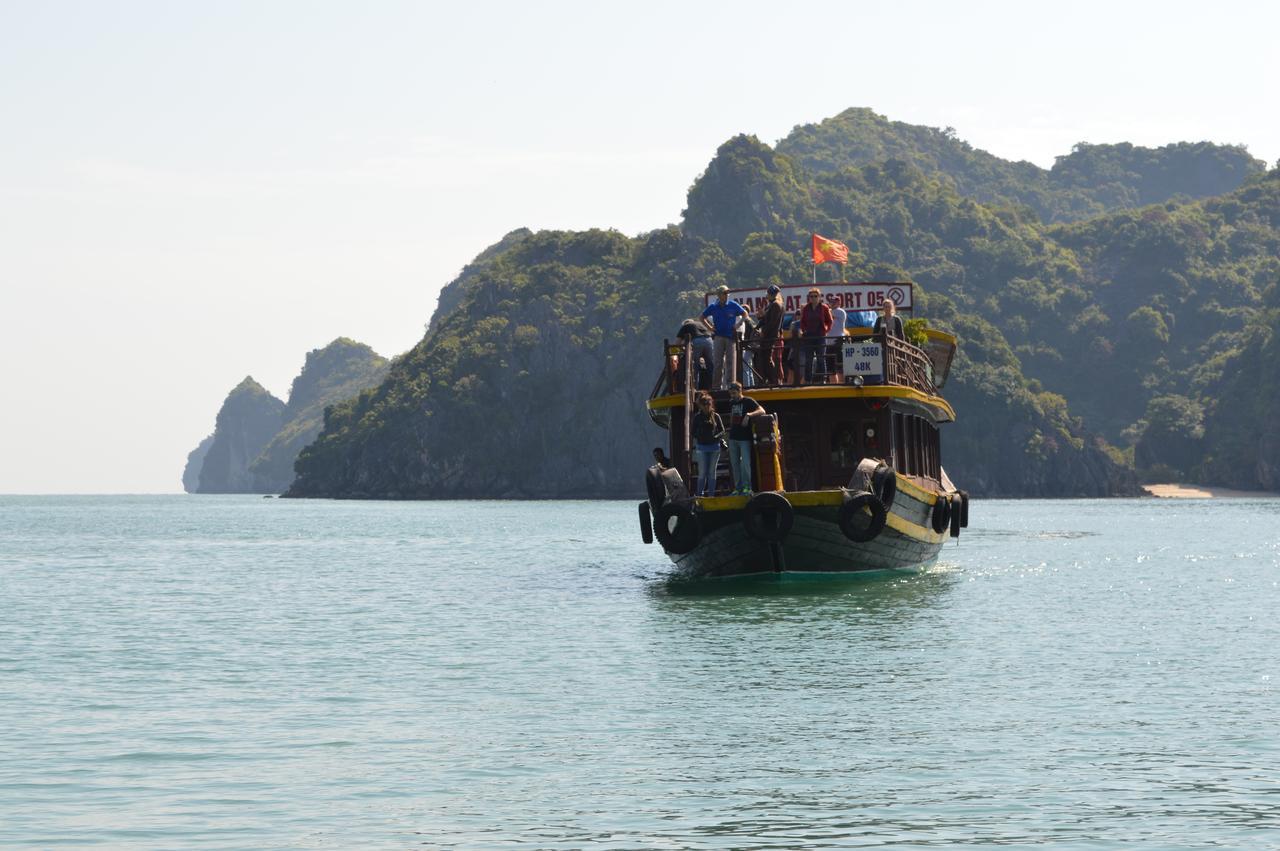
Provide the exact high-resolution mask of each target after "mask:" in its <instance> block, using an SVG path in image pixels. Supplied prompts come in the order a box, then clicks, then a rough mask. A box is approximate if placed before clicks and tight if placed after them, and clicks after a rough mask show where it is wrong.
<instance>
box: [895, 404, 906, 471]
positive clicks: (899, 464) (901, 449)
mask: <svg viewBox="0 0 1280 851" xmlns="http://www.w3.org/2000/svg"><path fill="white" fill-rule="evenodd" d="M903 419H905V418H904V417H903V416H902V414H894V415H893V466H894V468H895V469H897V470H898V472H900V473H905V472H907V451H906V450H907V434H906V426H905V424H904V423H903Z"/></svg>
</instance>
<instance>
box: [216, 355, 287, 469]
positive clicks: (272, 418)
mask: <svg viewBox="0 0 1280 851" xmlns="http://www.w3.org/2000/svg"><path fill="white" fill-rule="evenodd" d="M283 414H284V402H281V401H280V400H279V399H277V398H276V397H275V396H272V395H271V394H270V393H268V392H267V390H266V388H264V387H263V386H262V385H261V384H259V383H258V382H256V381H254V380H253V377H252V376H249V377H246V378H245V379H244V381H241V382H240V383H239V384H237V385H236V386H235V388H234V389H232V391H231V393H230V394H229V395H228V396H227V399H226V401H225V402H223V403H222V409H221V410H220V411H218V420H217V425H216V427H215V428H214V432H213V442H212V443H211V444H210V445H209V451H208V452H207V453H206V455H205V459H204V464H203V465H201V468H200V483H199V485H198V487H197V491H198V492H199V493H251V492H253V476H252V474H251V473H250V472H249V465H250V464H252V463H253V460H254V459H255V458H257V457H258V453H259V452H261V451H262V448H263V447H264V446H266V445H267V443H268V442H269V441H270V440H271V438H272V437H273V436H275V434H276V432H278V431H279V430H280V422H281V417H282V415H283Z"/></svg>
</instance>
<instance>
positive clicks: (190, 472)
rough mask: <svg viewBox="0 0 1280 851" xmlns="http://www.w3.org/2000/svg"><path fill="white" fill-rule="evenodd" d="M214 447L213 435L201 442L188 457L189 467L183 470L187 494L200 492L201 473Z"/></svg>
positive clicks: (183, 481) (183, 480)
mask: <svg viewBox="0 0 1280 851" xmlns="http://www.w3.org/2000/svg"><path fill="white" fill-rule="evenodd" d="M212 445H213V435H209V436H208V437H206V438H205V439H204V440H202V441H200V445H199V446H197V447H196V448H195V449H192V450H191V452H190V453H189V454H188V455H187V466H185V467H183V468H182V489H183V490H184V491H186V492H187V493H196V492H197V491H198V490H200V471H201V470H202V469H203V468H204V459H205V456H206V455H208V454H209V447H210V446H212Z"/></svg>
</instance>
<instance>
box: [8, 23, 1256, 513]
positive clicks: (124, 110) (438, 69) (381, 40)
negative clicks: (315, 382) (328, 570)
mask: <svg viewBox="0 0 1280 851" xmlns="http://www.w3.org/2000/svg"><path fill="white" fill-rule="evenodd" d="M1277 8H1278V7H1276V6H1275V5H1274V4H1245V3H1238V4H1237V3H1222V2H1218V3H1215V4H1209V3H1204V2H1198V3H1195V4H1190V3H1187V4H1181V3H1171V2H1162V3H1147V4H1129V3H1117V2H1108V3H1083V2H1072V3H1055V4H1037V3H1028V2H1019V3H974V2H970V3H963V4H962V3H954V2H941V3H897V4H888V3H883V2H876V3H821V4H802V3H795V4H783V3H751V2H734V3H693V2H686V3H654V2H649V3H643V4H610V3H601V2H598V0H597V2H590V3H554V2H543V3H529V4H519V5H517V4H510V5H506V4H487V3H476V2H471V3H466V4H463V3H456V2H455V3H450V4H447V5H446V4H434V3H409V2H362V3H346V4H339V3H320V2H266V3H264V2H260V0H259V2H252V3H250V2H243V3H242V2H227V0H219V2H216V3H195V2H148V3H143V2H108V0H97V2H84V3H68V2H57V0H30V2H17V0H0V122H3V133H0V376H2V377H3V388H2V389H3V396H2V397H0V398H2V399H3V402H2V403H0V410H2V414H0V492H6V493H74V492H102V493H126V492H168V491H180V490H181V480H180V477H181V473H182V467H183V464H184V462H185V460H186V454H187V452H188V451H189V450H190V449H191V448H192V447H194V446H195V445H196V443H198V442H199V441H200V439H201V438H203V437H204V436H205V435H206V434H208V433H210V432H211V431H212V429H213V421H214V416H215V415H216V413H217V410H218V407H219V405H220V404H221V402H222V400H223V398H224V397H225V395H226V393H227V391H228V390H230V389H231V388H232V387H233V386H234V385H235V384H236V383H238V382H239V381H240V380H241V379H242V378H243V377H244V376H245V375H250V374H251V375H253V376H254V377H255V378H257V379H258V380H259V381H260V382H262V383H263V384H264V385H266V386H267V388H268V389H270V390H272V391H273V392H274V393H276V394H277V395H279V396H281V397H282V398H284V397H285V395H286V394H287V392H288V389H289V382H290V381H291V380H292V379H293V377H294V376H295V375H296V374H297V372H298V370H299V369H300V368H301V366H302V361H303V357H304V356H305V354H306V352H307V351H308V350H310V349H313V348H317V347H319V346H322V345H324V344H326V343H328V342H329V341H330V340H332V339H333V338H335V337H338V336H343V335H345V336H349V337H354V338H356V339H358V340H361V341H363V342H366V343H368V344H370V345H372V346H373V347H374V348H375V349H377V350H378V351H379V352H381V353H383V354H386V355H394V354H397V353H399V352H402V351H404V350H405V349H407V348H409V347H410V346H412V345H413V344H414V343H415V342H417V340H418V339H419V338H420V337H421V335H422V331H423V325H424V323H426V322H427V320H428V319H429V318H430V316H431V312H432V310H433V309H434V307H435V301H436V296H437V293H438V292H439V289H440V287H442V286H443V285H444V284H446V283H447V282H448V281H449V280H450V279H452V278H453V277H454V276H455V275H456V274H457V273H458V271H459V270H460V269H461V268H462V266H463V265H464V264H465V263H467V262H468V261H469V260H470V259H471V258H472V257H473V256H474V255H475V254H476V253H477V252H479V251H480V250H481V249H483V248H484V247H485V246H487V245H489V244H490V243H492V242H494V241H496V240H497V239H498V238H499V237H501V236H502V235H503V234H504V233H506V232H507V231H509V230H511V229H513V228H516V227H521V226H526V227H530V228H534V229H539V228H585V227H593V226H594V227H614V228H617V229H619V230H621V231H623V232H625V233H628V234H635V233H639V232H642V231H647V230H650V229H652V228H655V227H661V226H662V225H665V224H667V223H669V222H675V221H677V220H678V219H679V216H680V211H681V210H682V209H683V206H684V196H685V192H686V191H687V189H688V187H689V185H690V183H691V182H692V181H693V180H694V178H695V177H696V176H697V174H698V173H699V172H700V171H701V170H702V169H703V168H704V167H705V166H706V164H707V162H708V161H709V160H710V158H711V156H712V155H713V154H714V152H715V149H716V147H717V146H718V145H719V144H720V143H721V142H723V141H724V140H725V139H727V138H729V137H730V136H732V135H734V134H736V133H740V132H748V133H754V134H756V135H758V136H759V137H760V138H761V139H763V140H764V141H766V142H769V143H773V142H776V141H777V140H778V139H780V138H781V137H782V136H784V135H786V134H787V132H789V131H790V129H791V128H792V127H793V126H794V125H796V124H801V123H808V122H813V121H818V120H820V119H822V118H824V117H827V116H830V115H834V114H835V113H837V112H840V111H841V110H843V109H845V108H847V107H850V106H868V107H871V108H873V109H875V110H876V111H877V112H879V113H881V114H884V115H887V116H888V117H889V118H892V119H895V120H901V121H908V122H912V123H919V124H928V125H932V126H937V127H942V126H947V125H951V126H954V127H955V128H956V130H957V132H958V133H959V135H960V137H961V138H963V139H966V140H968V141H969V142H971V143H972V144H974V145H975V146H977V147H980V148H985V149H987V150H989V151H991V152H993V153H995V154H997V155H999V156H1003V157H1008V158H1013V159H1028V160H1031V161H1033V162H1035V163H1038V164H1040V165H1043V166H1049V165H1052V163H1053V158H1054V157H1055V156H1057V155H1059V154H1064V153H1067V152H1068V151H1069V150H1070V148H1071V146H1072V145H1073V144H1074V143H1076V142H1079V141H1088V142H1115V141H1132V142H1135V143H1139V144H1147V145H1160V144H1165V143H1168V142H1172V141H1181V140H1192V141H1198V140H1202V139H1207V140H1211V141H1215V142H1226V143H1244V144H1247V145H1248V146H1249V149H1250V150H1251V151H1252V152H1253V153H1254V154H1255V155H1256V156H1258V157H1261V158H1263V159H1265V160H1266V161H1267V162H1268V163H1274V162H1275V160H1276V159H1277V158H1278V157H1280V111H1278V110H1277V109H1276V108H1275V104H1276V102H1277V99H1278V95H1277V92H1276V84H1277V82H1280V74H1278V73H1277V71H1278V70H1280V63H1278V62H1277V59H1276V48H1275V37H1276V33H1277V32H1280V12H1277Z"/></svg>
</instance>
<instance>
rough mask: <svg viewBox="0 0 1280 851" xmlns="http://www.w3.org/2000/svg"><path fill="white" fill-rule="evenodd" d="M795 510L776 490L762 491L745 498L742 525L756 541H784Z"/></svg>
mask: <svg viewBox="0 0 1280 851" xmlns="http://www.w3.org/2000/svg"><path fill="white" fill-rule="evenodd" d="M795 519H796V511H795V509H794V508H792V507H791V502H790V501H789V500H788V499H787V498H786V497H785V496H783V495H782V494H780V493H778V492H777V491H764V492H762V493H758V494H756V495H755V496H753V497H751V499H749V500H747V507H746V508H745V509H743V512H742V525H743V526H745V527H747V534H748V535H749V536H751V537H752V538H754V539H756V540H757V541H765V542H768V543H777V542H780V541H785V540H786V538H787V535H788V534H789V533H790V532H791V524H792V523H794V522H795Z"/></svg>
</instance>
